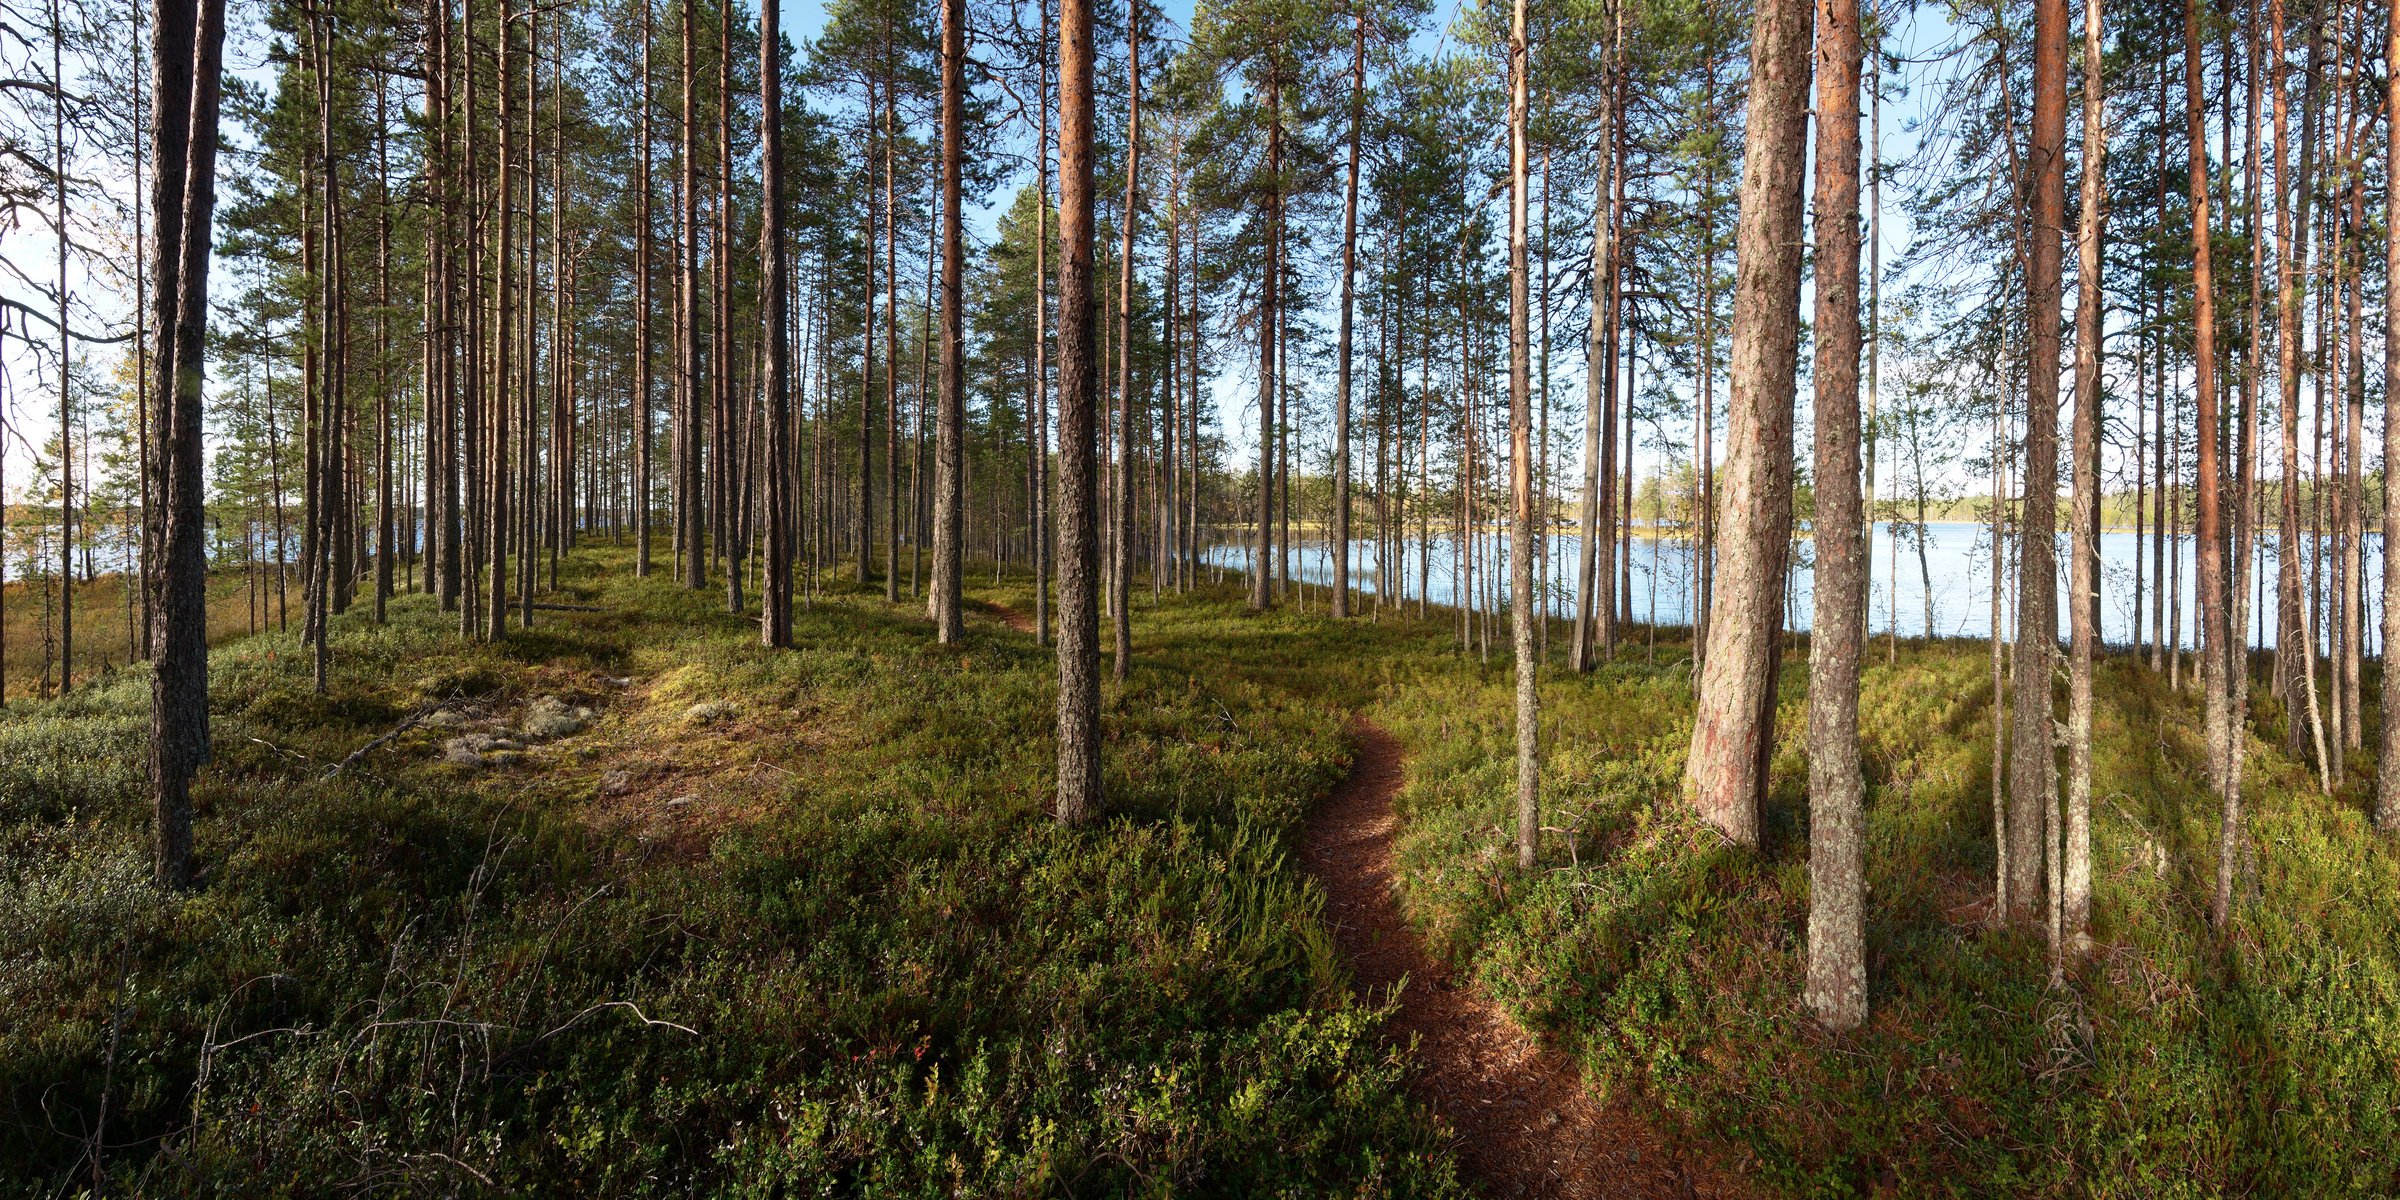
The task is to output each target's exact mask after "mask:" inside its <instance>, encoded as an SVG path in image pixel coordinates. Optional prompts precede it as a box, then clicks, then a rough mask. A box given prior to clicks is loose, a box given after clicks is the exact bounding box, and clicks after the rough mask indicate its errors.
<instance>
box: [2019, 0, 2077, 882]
mask: <svg viewBox="0 0 2400 1200" xmlns="http://www.w3.org/2000/svg"><path fill="white" fill-rule="evenodd" d="M2066 122H2067V6H2066V0H2039V2H2038V3H2037V4H2036V5H2035V7H2034V21H2033V124H2032V127H2031V129H2030V130H2029V131H2028V134H2029V136H2028V139H2027V151H2028V154H2027V159H2028V161H2027V162H2026V164H2025V166H2026V171H2027V173H2028V176H2029V183H2030V186H2031V192H2032V195H2031V196H2030V201H2031V207H2032V211H2031V213H2030V220H2029V221H2028V222H2027V231H2028V235H2029V237H2030V239H2031V241H2030V242H2029V244H2028V246H2027V254H2026V266H2025V302H2026V310H2025V321H2026V351H2027V357H2026V379H2025V405H2026V407H2025V438H2024V442H2023V446H2024V451H2025V477H2024V502H2023V506H2022V508H2021V509H2020V510H2019V512H2020V515H2019V521H2020V525H2019V527H2018V536H2017V617H2016V627H2017V653H2016V657H2015V658H2014V659H2013V660H2012V661H2011V662H2010V664H2009V666H2010V671H2011V679H2010V682H2009V708H2010V716H2009V754H2008V836H2009V847H2008V863H2009V871H2010V874H2011V876H2012V877H2011V878H2010V880H2009V887H2008V896H2009V909H2008V914H2007V915H2009V916H2010V917H2012V918H2013V917H2021V916H2024V915H2026V914H2028V913H2030V912H2032V911H2033V907H2034V904H2035V902H2036V901H2038V900H2041V899H2042V898H2043V896H2044V894H2045V892H2046V891H2047V889H2046V888H2045V887H2044V885H2043V871H2044V869H2045V867H2046V864H2047V863H2048V862H2049V856H2048V855H2047V854H2046V853H2045V852H2044V847H2045V846H2046V845H2047V839H2048V838H2049V836H2050V831H2051V829H2052V827H2053V820H2054V818H2053V817H2052V816H2051V815H2050V810H2051V808H2052V807H2053V805H2054V804H2055V801H2056V799H2057V796H2058V760H2057V757H2056V750H2055V743H2054V737H2055V735H2054V734H2053V732H2052V729H2051V725H2052V716H2051V701H2050V695H2051V682H2050V681H2051V675H2052V673H2053V672H2054V670H2055V669H2056V668H2055V666H2054V662H2055V657H2056V655H2057V653H2058V564H2057V549H2056V547H2057V540H2056V539H2057V530H2058V368H2059V358H2060V354H2059V330H2058V310H2059V301H2060V279H2059V276H2060V270H2059V268H2060V261H2059V257H2060V246H2059V235H2060V231H2061V230H2062V229H2064V227H2065V225H2066V207H2067V202H2066V185H2067V132H2066Z"/></svg>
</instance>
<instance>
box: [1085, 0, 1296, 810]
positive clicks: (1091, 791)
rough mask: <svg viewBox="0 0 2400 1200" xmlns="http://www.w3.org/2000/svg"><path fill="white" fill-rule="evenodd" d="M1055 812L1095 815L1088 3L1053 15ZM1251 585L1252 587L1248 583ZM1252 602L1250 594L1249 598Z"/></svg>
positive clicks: (1095, 397)
mask: <svg viewBox="0 0 2400 1200" xmlns="http://www.w3.org/2000/svg"><path fill="white" fill-rule="evenodd" d="M1058 108H1059V113H1058V179H1059V204H1058V240H1059V263H1058V309H1059V311H1058V366H1059V380H1058V443H1059V444H1058V550H1059V554H1058V559H1059V563H1058V567H1059V570H1058V807H1057V816H1058V820H1059V823H1061V824H1064V825H1081V824H1084V823H1086V822H1089V821H1092V820H1095V819H1097V818H1098V817H1099V815H1100V811H1101V803H1102V797H1101V792H1100V607H1099V592H1098V589H1097V587H1096V586H1095V585H1096V584H1097V583H1098V578H1097V577H1098V575H1099V571H1100V561H1099V532H1100V530H1099V512H1098V507H1097V504H1096V496H1095V494H1094V493H1095V491H1096V488H1095V486H1094V484H1095V482H1096V480H1095V477H1096V475H1097V465H1098V463H1097V460H1098V458H1099V446H1098V421H1097V418H1098V415H1099V412H1098V409H1099V401H1100V397H1099V390H1100V358H1099V354H1098V346H1097V344H1096V336H1095V335H1097V334H1098V332H1099V330H1098V323H1099V313H1098V311H1097V308H1096V306H1095V304H1094V299H1095V298H1094V296H1093V293H1092V242H1093V229H1092V133H1093V130H1092V0H1060V3H1059V9H1058ZM1254 586H1255V585H1254ZM1252 596H1253V599H1254V601H1255V599H1256V596H1257V592H1256V591H1255V590H1254V591H1253V592H1252Z"/></svg>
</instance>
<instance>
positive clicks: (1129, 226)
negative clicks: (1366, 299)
mask: <svg viewBox="0 0 2400 1200" xmlns="http://www.w3.org/2000/svg"><path fill="white" fill-rule="evenodd" d="M1125 64H1126V65H1125V86H1126V93H1125V95H1126V102H1125V130H1126V132H1125V205H1124V208H1123V209H1122V210H1121V215H1120V217H1119V219H1118V228H1117V235H1118V239H1119V247H1118V250H1117V271H1118V276H1117V438H1116V443H1117V475H1116V486H1115V487H1114V488H1113V489H1111V490H1110V492H1109V497H1108V499H1109V508H1110V510H1111V514H1110V523H1111V524H1112V525H1113V526H1114V527H1115V528H1114V533H1113V534H1112V535H1111V536H1110V538H1109V540H1108V546H1109V557H1110V559H1111V564H1110V569H1109V573H1108V583H1109V587H1110V588H1111V589H1113V590H1112V591H1111V593H1110V598H1109V606H1108V607H1109V612H1110V614H1111V615H1112V616H1113V617H1114V623H1113V624H1114V632H1115V634H1116V648H1115V653H1114V654H1113V655H1112V656H1111V658H1110V673H1111V674H1113V675H1114V676H1115V677H1116V678H1117V680H1118V681H1119V682H1122V681H1123V680H1124V679H1125V673H1126V671H1127V669H1128V668H1129V667H1130V665H1131V662H1132V659H1133V612H1132V600H1133V588H1132V585H1131V580H1130V579H1129V578H1128V576H1129V575H1130V574H1131V573H1132V570H1133V556H1132V553H1131V548H1130V547H1129V545H1128V543H1129V542H1130V541H1131V540H1132V538H1133V227H1134V218H1135V216H1136V214H1137V212H1138V209H1139V204H1140V198H1141V176H1142V6H1141V2H1140V0H1133V3H1132V4H1131V5H1130V6H1129V7H1128V9H1127V12H1126V19H1125Z"/></svg>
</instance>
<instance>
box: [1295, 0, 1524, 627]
mask: <svg viewBox="0 0 2400 1200" xmlns="http://www.w3.org/2000/svg"><path fill="white" fill-rule="evenodd" d="M1354 8H1355V12H1354V13H1353V15H1352V26H1351V35H1350V133H1349V158H1348V162H1347V165H1346V167H1345V173H1344V175H1343V179H1342V282H1341V296H1342V299H1341V318H1340V324H1339V326H1338V330H1339V332H1337V333H1336V335H1335V338H1334V358H1335V365H1334V377H1333V387H1334V391H1333V596H1332V600H1333V603H1332V607H1331V608H1330V609H1329V610H1328V611H1330V612H1331V613H1332V614H1333V618H1334V619H1335V620H1337V621H1338V620H1342V619H1344V618H1346V617H1348V616H1349V615H1350V365H1351V357H1350V355H1351V309H1352V308H1353V307H1354V305H1355V302H1356V298H1355V292H1354V289H1355V287H1356V280H1355V277H1356V275H1357V272H1358V142H1359V135H1360V127H1361V126H1363V125H1364V124H1365V123H1366V92H1367V6H1366V4H1365V3H1364V0H1355V2H1354ZM1518 20H1519V22H1520V23H1522V21H1523V16H1522V14H1521V13H1520V15H1519V18H1518ZM1520 53H1522V51H1521V50H1520ZM1520 137H1521V131H1520ZM1523 186H1524V184H1523V181H1522V180H1521V179H1520V180H1519V182H1518V187H1519V189H1520V190H1522V188H1523Z"/></svg>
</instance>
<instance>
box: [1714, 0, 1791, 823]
mask: <svg viewBox="0 0 2400 1200" xmlns="http://www.w3.org/2000/svg"><path fill="white" fill-rule="evenodd" d="M1814 24H1815V12H1814V10H1813V8H1812V6H1811V3H1810V0H1761V2H1760V3H1759V5H1758V8H1757V11H1756V14H1755V16H1754V18H1753V20H1752V26H1751V43H1750V62H1751V76H1750V98H1749V118H1748V122H1747V124H1746V125H1745V126H1744V128H1745V129H1746V130H1747V135H1746V137H1747V142H1748V145H1749V146H1750V153H1749V154H1748V155H1746V156H1745V157H1744V159H1743V163H1742V190H1741V200H1740V204H1741V217H1740V224H1739V226H1738V228H1737V230H1736V232H1735V254H1736V255H1737V257H1738V260H1739V261H1738V263H1737V266H1736V268H1735V271H1736V282H1735V285H1734V297H1733V305H1734V312H1733V330H1734V335H1733V363H1732V388H1733V396H1732V400H1731V405H1730V409H1729V411H1728V413H1727V423H1728V429H1729V436H1728V440H1727V445H1726V461H1725V486H1726V489H1727V491H1726V496H1725V506H1724V507H1725V520H1724V527H1723V529H1722V531H1721V537H1722V540H1723V549H1722V553H1721V555H1720V558H1721V561H1720V563H1719V565H1718V568H1717V569H1718V577H1717V581H1716V586H1715V594H1714V595H1713V596H1712V597H1711V598H1710V603H1709V618H1708V619H1709V629H1708V637H1707V646H1708V650H1707V655H1708V656H1707V659H1706V662H1705V664H1704V665H1703V666H1702V668H1701V673H1700V687H1699V695H1698V699H1697V704H1696V709H1695V712H1694V716H1693V723H1692V745H1691V753H1690V755H1689V759H1688V763H1687V765H1686V767H1685V768H1684V791H1685V793H1686V794H1687V795H1688V796H1690V798H1691V799H1692V802H1693V803H1694V805H1695V806H1696V807H1697V808H1698V809H1699V811H1700V816H1701V818H1702V819H1703V820H1705V821H1707V822H1708V823H1709V824H1711V825H1713V826H1715V827H1716V828H1717V830H1718V831H1719V832H1721V833H1723V834H1724V835H1725V836H1726V838H1728V839H1729V840H1731V841H1733V842H1734V843H1736V844H1738V845H1742V846H1755V845H1757V844H1758V809H1759V802H1760V800H1761V799H1762V798H1763V796H1764V795H1765V792H1766V783H1767V778H1766V775H1767V773H1766V766H1767V760H1768V756H1769V754H1770V753H1771V751H1772V748H1773V744H1774V737H1775V728H1774V717H1775V682H1776V681H1775V675H1776V657H1777V643H1778V641H1779V639H1780V636H1781V631H1782V626H1783V579H1784V561H1785V555H1786V553H1787V552H1788V551H1789V549H1790V544H1791V532H1792V471H1793V467H1792V399H1793V393H1794V392H1795V390H1796V389H1797V388H1798V379H1797V374H1798V365H1799V351H1800V346H1799V343H1800V251H1801V235H1800V201H1801V192H1802V188H1801V184H1802V170H1803V167H1804V165H1805V163H1806V159H1807V140H1808V90H1809V89H1808V85H1809V68H1810V62H1809V55H1810V40H1811V35H1812V30H1813V26H1814Z"/></svg>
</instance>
